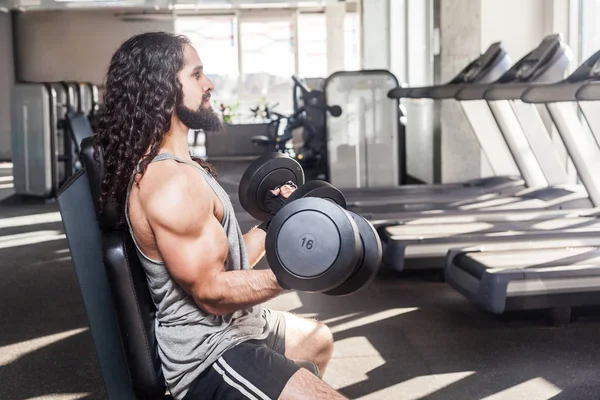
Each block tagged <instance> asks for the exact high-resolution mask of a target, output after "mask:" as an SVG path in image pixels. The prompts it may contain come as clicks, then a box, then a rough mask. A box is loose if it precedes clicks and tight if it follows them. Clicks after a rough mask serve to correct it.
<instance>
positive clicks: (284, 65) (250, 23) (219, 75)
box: [175, 13, 361, 123]
mask: <svg viewBox="0 0 600 400" xmlns="http://www.w3.org/2000/svg"><path fill="white" fill-rule="evenodd" d="M296 20H297V21H298V29H297V30H296V27H295V25H294V24H295V21H296ZM238 29H239V30H238ZM175 32H176V33H178V34H184V35H186V36H187V37H189V38H190V40H191V41H192V44H193V46H194V47H195V48H196V50H197V51H198V54H199V56H200V59H201V60H202V62H203V64H204V69H205V72H206V74H207V75H208V77H209V78H210V79H211V80H212V81H213V82H214V84H215V92H214V95H213V107H214V108H215V110H219V108H220V105H221V104H224V105H226V106H229V107H230V108H231V109H232V114H233V115H232V122H233V123H243V122H249V121H252V120H254V119H253V117H252V112H251V111H250V109H251V108H255V107H256V106H258V105H259V104H263V103H267V104H269V105H273V104H275V103H278V106H277V108H276V110H277V111H278V112H280V113H283V114H288V113H292V111H293V94H292V88H293V81H292V75H294V74H298V75H300V76H302V77H305V78H326V77H327V71H328V69H327V21H326V15H325V14H324V13H300V14H298V18H297V19H296V18H295V17H294V15H293V14H291V13H287V14H281V13H279V14H277V15H267V16H261V17H258V16H252V15H246V14H244V13H241V14H238V15H213V16H207V15H202V16H178V17H177V18H176V19H175ZM296 32H297V33H298V37H297V38H296ZM238 34H239V36H238ZM296 46H298V48H297V49H296ZM343 46H344V64H345V69H347V70H358V69H360V67H361V62H360V60H361V54H360V16H359V14H357V13H348V14H346V15H345V17H344V44H343ZM296 56H297V57H298V59H296Z"/></svg>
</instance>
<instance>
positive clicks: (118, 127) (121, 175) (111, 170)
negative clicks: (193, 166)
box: [94, 32, 216, 228]
mask: <svg viewBox="0 0 600 400" xmlns="http://www.w3.org/2000/svg"><path fill="white" fill-rule="evenodd" d="M186 44H190V41H189V39H188V38H186V37H185V36H181V35H174V34H171V33H166V32H149V33H143V34H140V35H137V36H134V37H132V38H130V39H129V40H127V41H126V42H124V43H123V44H122V45H121V47H120V48H119V49H118V50H117V51H116V53H115V54H114V55H113V57H112V60H111V62H110V66H109V68H108V72H107V74H106V77H105V83H104V86H105V92H104V95H103V103H104V104H103V111H102V113H101V115H100V117H99V119H98V130H97V133H96V134H95V135H94V157H95V159H96V161H97V162H100V158H99V156H100V152H102V161H103V164H104V165H103V166H104V171H103V172H104V173H103V176H102V191H101V195H100V198H99V209H100V212H101V213H103V212H104V210H105V209H106V207H107V205H108V203H111V204H112V206H114V207H116V208H117V210H118V211H119V213H120V220H119V222H118V223H117V226H115V228H122V227H123V226H124V225H125V213H124V206H125V201H126V195H127V188H128V185H129V183H130V179H131V178H132V176H133V173H134V169H135V168H136V166H137V165H138V163H139V172H140V174H139V175H138V179H136V181H135V184H136V185H139V178H141V176H143V174H144V173H145V171H146V169H147V167H148V164H149V163H150V161H152V159H153V158H154V157H155V156H156V155H157V154H158V152H159V150H160V144H161V142H162V141H163V138H164V136H165V134H166V133H167V132H168V131H169V129H170V128H171V116H172V115H173V113H174V112H175V109H176V106H177V105H179V104H181V103H182V102H183V88H182V85H181V82H180V81H179V79H178V77H177V73H178V72H179V71H180V70H181V69H182V67H183V65H184V46H185V45H186ZM192 158H193V160H194V161H196V162H197V163H198V164H200V165H201V166H202V167H203V168H204V169H206V170H207V171H208V172H209V173H210V174H211V175H213V176H214V177H216V171H215V169H214V168H213V166H211V165H210V164H209V163H208V162H206V161H204V160H202V159H199V158H196V157H192Z"/></svg>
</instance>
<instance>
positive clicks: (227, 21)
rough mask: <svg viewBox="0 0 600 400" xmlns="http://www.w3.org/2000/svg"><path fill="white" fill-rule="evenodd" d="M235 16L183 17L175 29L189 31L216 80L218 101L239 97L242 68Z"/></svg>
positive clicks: (206, 68) (187, 32) (203, 61)
mask: <svg viewBox="0 0 600 400" xmlns="http://www.w3.org/2000/svg"><path fill="white" fill-rule="evenodd" d="M236 26H237V22H236V19H235V17H234V16H207V17H205V16H203V17H179V18H177V19H176V20H175V32H177V33H178V34H183V35H186V36H187V37H188V38H190V40H191V41H192V44H193V46H194V48H195V49H196V50H197V51H198V55H199V56H200V60H202V63H203V64H204V71H205V73H206V75H207V76H208V77H209V78H210V79H211V80H212V81H213V83H214V84H215V92H214V94H213V101H214V103H215V104H217V105H218V104H221V103H225V104H235V103H237V101H238V89H239V80H238V77H239V68H238V51H237V49H238V46H237V35H236Z"/></svg>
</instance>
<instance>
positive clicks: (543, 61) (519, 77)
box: [498, 35, 566, 83]
mask: <svg viewBox="0 0 600 400" xmlns="http://www.w3.org/2000/svg"><path fill="white" fill-rule="evenodd" d="M561 44H562V37H561V35H550V36H547V37H546V38H545V39H544V40H543V41H542V43H540V45H539V46H538V47H537V48H536V49H535V50H533V51H531V52H530V53H529V54H527V55H526V56H525V57H523V58H522V59H521V60H520V61H519V62H517V64H515V65H514V66H513V67H512V68H511V69H510V70H509V71H508V72H507V73H506V74H505V75H504V76H502V78H501V79H500V80H499V81H498V83H509V82H529V81H531V80H532V79H534V78H536V76H537V75H539V74H541V73H542V72H544V71H545V70H546V69H548V68H549V67H552V66H553V64H554V62H555V61H559V60H560V58H561V57H565V56H566V51H565V49H564V47H563V46H561Z"/></svg>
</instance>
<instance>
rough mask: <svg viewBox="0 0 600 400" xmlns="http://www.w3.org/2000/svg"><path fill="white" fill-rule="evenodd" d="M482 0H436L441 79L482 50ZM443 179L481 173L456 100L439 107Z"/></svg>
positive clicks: (475, 146)
mask: <svg viewBox="0 0 600 400" xmlns="http://www.w3.org/2000/svg"><path fill="white" fill-rule="evenodd" d="M481 3H482V2H481V0H453V1H443V0H437V1H436V11H437V12H438V16H437V18H436V21H439V22H438V23H439V27H438V28H439V37H440V49H441V50H440V55H439V57H437V58H438V60H439V65H438V66H437V71H438V73H439V78H440V81H441V82H447V81H449V80H450V79H452V78H453V77H454V76H456V75H457V74H458V73H459V72H460V70H461V69H463V68H464V67H465V66H466V65H467V64H468V63H469V62H470V61H472V60H473V59H475V58H477V57H478V56H479V54H480V51H481ZM440 142H441V152H440V153H441V154H440V155H441V181H442V182H455V181H463V180H466V179H473V178H477V177H479V176H480V165H481V157H480V156H479V155H480V153H481V151H480V146H479V143H478V141H477V139H476V138H475V135H474V134H473V131H472V129H471V126H470V125H469V122H468V121H467V119H466V117H465V115H464V113H463V112H462V110H461V108H460V106H459V105H458V103H457V102H456V101H453V100H444V101H442V102H441V107H440Z"/></svg>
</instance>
